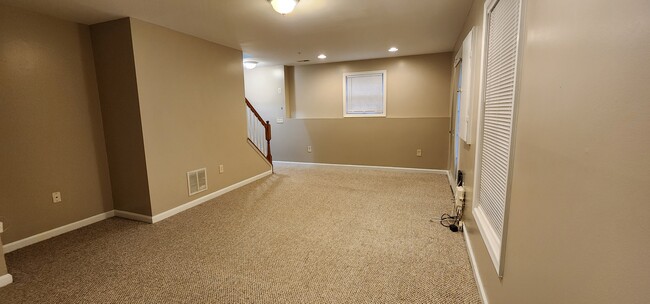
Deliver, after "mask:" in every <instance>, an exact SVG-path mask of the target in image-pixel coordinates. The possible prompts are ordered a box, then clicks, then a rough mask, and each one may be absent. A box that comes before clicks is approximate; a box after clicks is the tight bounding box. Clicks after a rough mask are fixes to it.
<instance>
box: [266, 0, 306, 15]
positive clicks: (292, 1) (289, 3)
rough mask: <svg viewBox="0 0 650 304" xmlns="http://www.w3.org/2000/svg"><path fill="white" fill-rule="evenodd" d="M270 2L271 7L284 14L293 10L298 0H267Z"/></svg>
mask: <svg viewBox="0 0 650 304" xmlns="http://www.w3.org/2000/svg"><path fill="white" fill-rule="evenodd" d="M268 1H269V2H271V6H272V7H273V9H274V10H275V11H276V12H278V13H280V14H282V15H286V14H288V13H291V12H293V9H294V8H296V4H298V1H300V0H268Z"/></svg>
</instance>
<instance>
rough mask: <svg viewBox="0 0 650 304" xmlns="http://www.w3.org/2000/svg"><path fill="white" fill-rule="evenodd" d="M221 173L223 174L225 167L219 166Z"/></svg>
mask: <svg viewBox="0 0 650 304" xmlns="http://www.w3.org/2000/svg"><path fill="white" fill-rule="evenodd" d="M219 173H223V165H219Z"/></svg>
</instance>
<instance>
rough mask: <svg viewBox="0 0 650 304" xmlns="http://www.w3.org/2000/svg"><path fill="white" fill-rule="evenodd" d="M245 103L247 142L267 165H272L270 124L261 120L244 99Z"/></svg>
mask: <svg viewBox="0 0 650 304" xmlns="http://www.w3.org/2000/svg"><path fill="white" fill-rule="evenodd" d="M244 100H245V101H246V120H247V123H248V141H250V142H251V143H252V144H253V146H255V147H256V148H257V150H258V151H260V153H262V155H264V157H266V160H268V161H269V163H271V164H273V156H271V124H270V123H269V121H268V120H266V121H265V120H264V119H262V116H260V114H259V113H257V110H255V107H253V105H252V104H251V103H250V102H249V101H248V99H246V98H244Z"/></svg>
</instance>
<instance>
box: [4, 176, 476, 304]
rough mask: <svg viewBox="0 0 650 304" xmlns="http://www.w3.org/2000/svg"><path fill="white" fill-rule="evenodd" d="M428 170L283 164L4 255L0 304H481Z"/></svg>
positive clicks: (444, 186) (440, 188) (445, 198)
mask: <svg viewBox="0 0 650 304" xmlns="http://www.w3.org/2000/svg"><path fill="white" fill-rule="evenodd" d="M450 199H451V192H450V188H449V184H448V182H447V178H446V177H445V176H443V175H436V174H427V173H404V172H388V171H378V170H370V169H352V168H332V167H311V166H303V165H279V166H276V173H275V174H274V175H272V176H269V177H267V178H265V179H262V180H260V181H258V182H255V183H253V184H250V185H248V186H246V187H243V188H240V189H238V190H235V191H233V192H230V193H228V194H225V195H223V196H221V197H219V198H217V199H214V200H213V201H210V202H207V203H205V204H202V205H200V206H197V207H195V208H193V209H190V210H188V211H185V212H183V213H180V214H178V215H176V216H173V217H171V218H168V219H166V220H164V221H162V222H159V223H156V224H153V225H151V224H144V223H139V222H135V221H129V220H124V219H119V218H112V219H108V220H105V221H102V222H100V223H97V224H94V225H90V226H87V227H84V228H82V229H79V230H76V231H73V232H70V233H67V234H64V235H61V236H58V237H55V238H52V239H50V240H47V241H43V242H41V243H38V244H35V245H32V246H29V247H26V248H23V249H20V250H17V251H15V252H12V253H9V254H8V255H7V257H6V258H7V264H8V267H9V272H10V273H11V274H12V275H13V276H14V283H13V284H11V285H9V286H7V287H4V288H1V289H0V303H3V304H4V303H480V300H479V297H478V292H477V288H476V284H475V282H474V278H473V276H472V273H471V269H470V266H469V261H468V256H467V252H466V248H465V244H464V242H463V237H462V234H460V233H452V232H451V231H449V230H448V229H446V228H444V227H442V226H441V225H440V224H438V223H432V222H430V221H429V220H430V219H431V218H433V217H435V216H440V214H441V213H443V212H447V211H448V209H450V207H451V201H450Z"/></svg>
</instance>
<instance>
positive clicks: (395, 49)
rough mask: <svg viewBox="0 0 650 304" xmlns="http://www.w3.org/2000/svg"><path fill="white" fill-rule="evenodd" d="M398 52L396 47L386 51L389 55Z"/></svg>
mask: <svg viewBox="0 0 650 304" xmlns="http://www.w3.org/2000/svg"><path fill="white" fill-rule="evenodd" d="M398 50H399V49H398V48H396V47H391V48H390V49H388V51H389V52H391V53H395V52H397V51H398Z"/></svg>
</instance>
